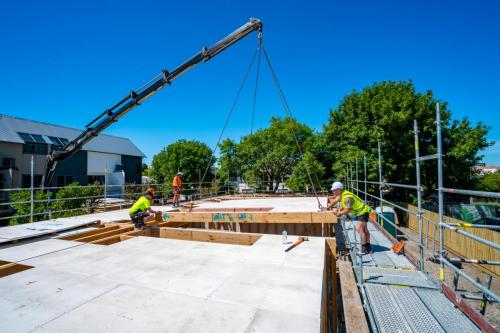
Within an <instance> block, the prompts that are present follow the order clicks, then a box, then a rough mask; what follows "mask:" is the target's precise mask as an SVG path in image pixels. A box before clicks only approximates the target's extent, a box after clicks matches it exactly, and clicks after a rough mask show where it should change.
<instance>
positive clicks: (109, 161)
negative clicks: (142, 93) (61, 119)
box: [0, 114, 145, 188]
mask: <svg viewBox="0 0 500 333" xmlns="http://www.w3.org/2000/svg"><path fill="white" fill-rule="evenodd" d="M80 133H81V130H78V129H74V128H69V127H63V126H59V125H53V124H48V123H43V122H39V121H33V120H28V119H22V118H17V117H11V116H7V115H1V114H0V163H1V164H0V188H19V187H29V186H30V183H31V157H32V156H33V161H34V166H33V167H34V172H33V173H34V182H35V187H38V186H40V185H41V181H42V175H43V174H44V171H45V163H46V156H47V154H48V153H49V152H50V151H51V150H52V149H54V148H55V147H57V146H62V145H64V144H66V143H68V142H69V141H71V140H73V139H74V138H76V137H77V136H78V135H79V134H80ZM144 157H145V155H144V153H143V152H142V151H141V150H140V149H139V148H137V146H136V145H135V144H134V143H132V141H130V140H129V139H127V138H122V137H117V136H111V135H99V136H97V137H96V138H94V139H93V140H92V141H90V142H88V143H87V144H86V145H84V146H83V149H81V150H80V151H78V152H76V153H75V154H74V155H72V156H71V157H70V158H68V159H67V160H65V161H62V162H60V163H59V164H58V166H57V169H56V172H55V174H54V177H53V179H52V184H51V186H65V185H67V184H69V183H71V182H78V183H80V184H81V185H87V184H89V183H94V182H95V181H99V182H101V183H104V181H105V180H106V183H107V184H108V185H111V186H116V187H118V188H120V187H122V186H123V185H124V184H125V183H136V184H140V183H141V165H142V159H143V158H144Z"/></svg>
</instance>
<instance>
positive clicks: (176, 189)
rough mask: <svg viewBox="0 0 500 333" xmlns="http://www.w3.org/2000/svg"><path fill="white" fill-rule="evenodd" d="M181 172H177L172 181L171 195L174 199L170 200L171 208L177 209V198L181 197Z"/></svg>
mask: <svg viewBox="0 0 500 333" xmlns="http://www.w3.org/2000/svg"><path fill="white" fill-rule="evenodd" d="M182 175H183V173H182V172H177V174H176V175H175V176H174V179H172V194H173V195H174V199H173V200H172V207H179V197H180V196H181V188H182Z"/></svg>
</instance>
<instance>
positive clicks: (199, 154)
mask: <svg viewBox="0 0 500 333" xmlns="http://www.w3.org/2000/svg"><path fill="white" fill-rule="evenodd" d="M212 156H213V152H212V150H211V149H210V148H209V147H208V146H207V145H206V144H205V143H202V142H199V141H194V140H193V141H187V140H179V141H177V142H175V143H173V144H170V145H168V146H167V147H165V148H163V150H162V151H161V152H159V153H158V154H157V155H155V156H153V163H152V164H151V168H150V176H151V177H152V178H154V179H155V180H156V181H157V182H159V183H169V182H171V181H172V178H173V177H174V176H175V174H176V173H177V172H178V171H182V172H183V173H184V175H183V177H182V179H183V181H184V182H188V183H190V182H198V181H199V177H200V174H201V177H203V173H204V172H205V169H206V168H207V165H208V164H209V161H210V158H212ZM215 161H216V159H215V158H212V161H211V162H210V168H211V167H212V166H213V165H214V163H215ZM211 180H212V173H211V172H210V169H209V170H208V172H207V175H206V176H205V180H204V181H205V182H209V181H211Z"/></svg>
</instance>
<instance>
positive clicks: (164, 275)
mask: <svg viewBox="0 0 500 333" xmlns="http://www.w3.org/2000/svg"><path fill="white" fill-rule="evenodd" d="M310 239H311V241H309V242H305V243H303V244H301V245H300V246H299V247H297V248H296V249H294V250H292V251H290V252H288V253H286V252H284V249H285V247H286V246H287V245H286V244H282V241H281V236H278V235H264V236H262V237H261V238H260V239H259V240H258V241H257V242H256V243H255V244H253V245H252V246H245V245H232V244H217V243H204V242H195V241H183V240H175V239H160V238H150V237H135V238H132V239H129V240H127V241H124V242H120V243H116V244H113V245H110V246H102V245H92V244H82V245H81V246H78V247H67V248H62V249H60V250H57V251H52V252H47V251H46V252H47V253H45V254H40V255H37V256H35V257H32V258H31V259H25V260H24V261H23V263H25V264H29V265H32V266H35V268H33V269H31V270H28V271H25V272H26V273H25V272H22V273H18V274H14V275H11V276H9V277H8V278H9V279H6V278H2V279H0V295H1V296H0V311H1V313H0V320H1V322H2V323H3V322H7V326H6V327H7V328H8V331H11V329H12V331H18V332H26V331H30V330H33V329H36V330H38V331H47V332H53V331H57V332H59V331H68V330H71V331H76V332H80V331H85V332H89V331H120V332H121V331H125V332H128V331H138V330H140V331H147V332H149V331H151V332H165V331H167V332H170V331H171V332H178V331H182V332H199V331H205V332H235V331H248V332H258V331H260V332H272V331H275V330H276V329H277V328H283V330H286V331H287V332H294V331H295V332H304V331H306V332H307V331H318V330H319V325H320V308H321V292H322V290H321V288H322V277H323V263H324V239H322V238H315V237H311V238H310ZM291 240H292V239H291ZM50 241H51V242H47V243H46V244H45V246H43V248H45V249H46V250H47V249H49V247H50V246H54V247H53V249H56V248H57V247H56V244H57V243H59V242H67V241H58V242H55V243H54V242H53V241H55V240H50ZM39 243H41V244H44V243H42V242H39ZM68 243H70V244H71V243H74V242H68ZM80 244H81V243H80ZM49 245H50V246H49ZM25 252H28V253H30V251H28V250H26V251H25ZM0 253H1V252H0ZM22 257H26V256H22ZM259 258H260V260H259ZM27 272H31V273H30V274H27ZM21 274H23V275H21ZM17 277H21V278H20V279H16V278H17ZM30 281H35V282H30ZM40 281H43V283H40ZM94 283H95V285H96V286H97V287H95V286H94ZM59 289H62V290H63V291H64V292H61V291H59V292H58V290H59ZM56 300H57V302H58V304H57V305H54V303H55V302H56ZM25 308H26V309H28V310H24V309H25ZM28 313H35V315H33V316H32V318H29V319H28V320H26V321H25V322H23V324H22V325H21V324H18V323H17V319H19V318H24V317H25V316H27V315H28ZM23 320H24V319H23ZM291 322H292V323H294V324H291ZM278 331H279V329H278Z"/></svg>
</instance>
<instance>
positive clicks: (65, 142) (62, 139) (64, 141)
mask: <svg viewBox="0 0 500 333" xmlns="http://www.w3.org/2000/svg"><path fill="white" fill-rule="evenodd" d="M59 140H61V142H62V143H63V145H67V144H68V143H69V141H68V139H65V138H59Z"/></svg>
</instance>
